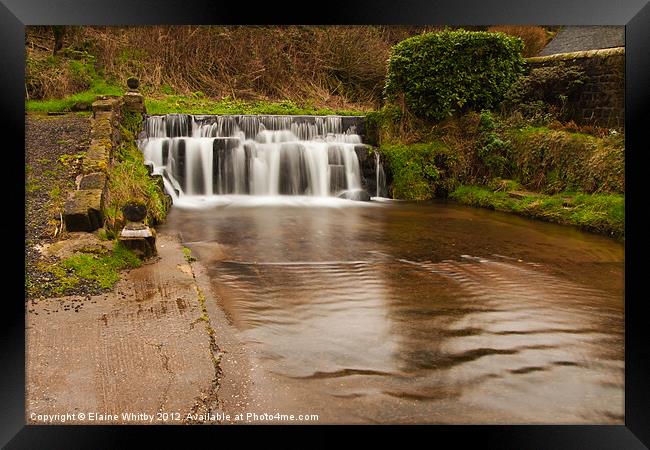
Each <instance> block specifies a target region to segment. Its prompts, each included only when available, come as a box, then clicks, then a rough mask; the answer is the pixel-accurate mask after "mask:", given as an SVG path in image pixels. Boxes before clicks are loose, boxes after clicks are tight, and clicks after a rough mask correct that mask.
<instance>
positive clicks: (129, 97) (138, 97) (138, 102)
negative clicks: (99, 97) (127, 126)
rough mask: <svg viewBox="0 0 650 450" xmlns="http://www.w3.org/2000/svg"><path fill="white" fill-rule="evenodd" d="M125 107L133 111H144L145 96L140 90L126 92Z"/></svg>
mask: <svg viewBox="0 0 650 450" xmlns="http://www.w3.org/2000/svg"><path fill="white" fill-rule="evenodd" d="M123 98H124V109H126V110H127V111H133V112H139V113H142V112H144V97H143V96H142V94H140V93H139V92H127V93H126V94H124V97H123Z"/></svg>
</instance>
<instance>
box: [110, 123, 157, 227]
mask: <svg viewBox="0 0 650 450" xmlns="http://www.w3.org/2000/svg"><path fill="white" fill-rule="evenodd" d="M141 126H142V116H141V115H140V114H135V113H124V115H123V117H122V126H121V135H122V141H121V143H120V145H119V146H118V147H117V148H116V149H115V153H114V154H113V163H112V165H111V167H110V168H109V169H108V190H107V192H106V195H105V197H104V220H105V224H104V228H105V230H106V233H107V236H108V237H109V238H113V237H115V236H116V235H117V232H119V230H121V229H122V228H123V227H124V225H125V224H126V220H125V218H124V215H123V213H122V207H123V206H125V205H126V204H127V203H132V202H140V203H142V204H144V206H146V208H147V217H146V219H145V222H146V223H148V224H149V225H156V224H159V223H162V222H163V221H164V219H165V217H166V216H167V212H168V210H169V207H170V200H169V199H168V198H167V194H165V190H164V186H163V185H162V179H160V178H159V177H158V178H156V177H152V176H150V175H149V171H148V170H147V167H146V166H145V165H144V157H143V155H142V152H141V151H140V150H139V149H138V147H137V145H136V142H135V133H137V132H138V131H139V130H140V128H141Z"/></svg>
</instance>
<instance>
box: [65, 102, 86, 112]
mask: <svg viewBox="0 0 650 450" xmlns="http://www.w3.org/2000/svg"><path fill="white" fill-rule="evenodd" d="M70 111H90V103H88V102H77V103H75V104H74V105H72V106H71V107H70Z"/></svg>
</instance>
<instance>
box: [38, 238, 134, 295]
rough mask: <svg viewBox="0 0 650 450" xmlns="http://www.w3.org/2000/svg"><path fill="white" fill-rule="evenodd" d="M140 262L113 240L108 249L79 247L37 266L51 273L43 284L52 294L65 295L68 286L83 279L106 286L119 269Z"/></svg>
mask: <svg viewBox="0 0 650 450" xmlns="http://www.w3.org/2000/svg"><path fill="white" fill-rule="evenodd" d="M141 265H142V263H141V262H140V260H139V259H138V258H137V256H135V254H134V253H133V252H131V251H130V250H129V249H127V248H125V247H123V246H122V245H120V244H119V243H116V244H115V245H114V247H113V250H112V251H97V250H95V249H85V250H84V249H82V250H81V252H80V253H76V254H74V255H72V256H70V257H68V258H65V259H63V260H61V261H59V262H57V263H54V264H47V263H40V264H39V269H40V270H43V271H45V272H48V273H50V274H51V275H53V276H54V280H53V281H52V282H50V283H49V285H48V286H47V287H48V288H50V290H51V291H52V292H53V293H54V294H56V295H66V294H67V293H68V291H69V290H71V289H74V288H76V287H78V286H79V285H80V284H83V283H91V284H94V285H96V286H98V287H99V288H102V289H110V288H112V287H113V286H114V285H115V283H116V282H117V281H118V280H119V279H120V275H119V272H120V270H123V269H132V268H136V267H140V266H141Z"/></svg>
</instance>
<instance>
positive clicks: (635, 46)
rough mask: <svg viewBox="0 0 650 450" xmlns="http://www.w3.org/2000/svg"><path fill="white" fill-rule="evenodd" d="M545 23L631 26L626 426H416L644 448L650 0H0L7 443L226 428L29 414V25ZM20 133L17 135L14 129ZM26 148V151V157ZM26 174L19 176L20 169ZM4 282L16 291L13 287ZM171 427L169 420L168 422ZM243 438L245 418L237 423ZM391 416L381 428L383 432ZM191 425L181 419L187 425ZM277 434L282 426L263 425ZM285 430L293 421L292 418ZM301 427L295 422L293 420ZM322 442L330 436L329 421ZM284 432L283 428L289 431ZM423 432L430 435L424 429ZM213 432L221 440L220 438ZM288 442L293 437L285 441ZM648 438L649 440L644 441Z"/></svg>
mask: <svg viewBox="0 0 650 450" xmlns="http://www.w3.org/2000/svg"><path fill="white" fill-rule="evenodd" d="M335 23H337V24H413V25H418V24H422V25H424V24H449V25H487V24H507V23H510V24H542V25H625V27H626V33H625V36H626V115H625V118H626V147H627V148H626V180H627V181H626V184H627V187H626V210H627V220H626V240H625V259H626V273H625V294H626V299H625V301H626V306H625V425H621V426H595V425H594V426H584V425H580V426H555V425H534V426H533V425H530V426H529V425H519V426H515V425H512V426H509V425H503V426H433V427H411V429H410V430H408V431H409V432H413V431H418V432H421V433H422V432H423V433H426V434H427V435H429V436H428V437H425V439H435V442H445V441H443V440H442V439H445V438H449V439H451V442H455V443H456V444H463V443H466V442H468V441H469V440H471V441H474V442H479V443H481V446H485V447H487V448H517V449H527V448H531V449H532V448H535V449H540V448H553V449H564V448H567V449H569V448H571V449H574V448H589V449H610V448H611V449H623V448H625V449H635V448H640V449H641V448H646V446H648V445H650V414H649V407H650V383H648V381H649V380H650V370H649V362H650V347H649V346H648V345H647V343H648V342H650V339H648V332H647V330H648V326H647V325H646V322H647V321H648V319H647V316H645V315H644V314H643V304H644V302H645V297H644V296H643V290H644V289H643V287H644V286H643V284H642V275H641V274H642V273H643V271H644V270H643V261H644V250H645V248H646V245H645V244H646V241H645V237H644V233H643V231H642V229H641V227H642V224H643V221H642V217H641V214H642V213H641V211H642V210H643V209H644V206H645V205H643V203H642V201H643V195H642V189H643V176H644V173H643V170H644V167H646V164H645V160H644V157H645V155H646V154H647V153H648V139H647V134H648V133H647V132H645V128H646V127H648V124H650V113H649V110H650V81H649V80H650V3H648V0H627V1H621V2H615V1H611V0H575V1H566V0H544V1H522V0H505V1H503V0H502V1H498V0H447V1H438V2H434V1H430V2H426V1H422V0H420V1H408V2H402V3H397V2H390V1H386V0H381V1H374V2H373V1H365V2H361V1H354V2H353V1H340V0H332V1H329V2H327V3H325V4H323V3H319V4H318V6H316V7H315V8H309V7H308V6H305V4H304V3H303V4H302V5H297V4H291V3H288V2H283V3H280V2H266V3H263V4H259V5H255V6H253V4H250V5H248V4H247V5H242V4H241V3H237V2H227V3H226V2H218V1H210V0H202V1H193V2H179V1H174V0H144V1H127V0H86V1H83V0H78V1H73V0H1V2H0V47H2V52H1V53H0V54H1V55H2V58H1V59H0V61H1V62H2V68H1V69H0V86H1V89H2V91H1V92H2V95H1V96H0V104H1V105H2V121H3V129H4V134H5V138H4V139H3V143H4V144H5V145H3V146H2V147H3V150H4V152H3V153H4V155H3V157H4V158H3V159H4V163H3V165H2V166H0V167H3V169H4V170H2V172H1V173H2V175H3V179H4V181H5V183H4V186H5V196H4V199H3V207H2V208H3V212H4V214H3V215H4V216H5V217H4V218H3V220H0V230H1V231H2V234H1V236H2V237H3V238H4V252H3V253H5V254H4V257H5V261H7V262H8V263H9V264H8V267H7V268H6V269H5V270H4V274H5V276H4V277H3V278H4V280H5V283H4V287H5V288H6V287H7V286H11V287H12V288H13V289H15V291H13V289H12V291H13V292H15V293H16V294H15V295H9V294H5V295H2V297H3V302H2V308H3V310H2V313H0V314H1V315H2V318H3V320H4V324H3V325H4V326H2V327H1V328H0V336H1V338H0V339H1V340H0V345H1V346H2V351H1V352H0V369H1V370H0V376H1V377H2V389H1V390H0V407H1V408H2V410H3V414H2V416H1V417H2V426H1V427H0V444H2V445H3V446H4V445H6V448H88V447H90V448H118V447H120V448H121V447H125V446H127V445H128V444H129V443H130V442H131V437H127V436H126V435H125V434H124V433H123V431H124V430H125V429H127V430H129V432H130V433H129V435H132V434H133V432H137V433H136V434H138V435H139V434H140V433H142V435H141V436H140V437H144V438H146V439H150V438H154V437H158V438H160V437H161V436H163V437H164V438H165V439H166V437H167V435H168V434H169V433H178V432H183V433H185V432H186V431H188V430H191V431H192V432H193V433H197V434H198V435H199V437H204V438H206V439H217V438H219V439H220V437H216V436H214V433H224V432H226V429H225V428H223V427H174V426H167V427H153V426H144V427H137V426H128V427H125V426H80V425H78V426H35V425H29V426H27V425H25V309H24V302H22V301H21V300H20V299H19V298H18V297H19V296H20V295H21V292H23V295H24V270H23V269H24V267H23V268H21V267H20V266H19V264H18V263H17V261H20V259H21V255H22V257H24V248H22V244H21V243H20V239H19V236H20V235H22V233H23V232H24V228H25V222H24V190H23V189H24V178H23V176H22V169H20V167H21V165H22V164H24V152H21V151H20V150H19V149H20V148H23V149H24V122H25V121H24V114H25V112H24V70H25V67H24V64H25V56H24V51H25V50H24V49H25V45H24V27H25V26H26V25H55V24H58V25H153V24H335ZM9 135H12V137H13V138H15V139H16V141H14V144H12V145H10V144H8V142H9V141H8V140H7V139H6V137H7V136H9ZM21 159H22V160H21ZM21 178H22V179H21ZM4 292H7V290H6V289H5V290H4ZM161 428H162V429H161ZM228 428H229V429H230V430H228V432H229V433H233V432H234V433H237V434H240V435H241V438H244V437H245V436H246V435H245V434H243V433H247V432H248V430H249V428H248V427H228ZM393 428H394V427H388V428H384V427H381V428H373V431H372V433H373V434H374V435H375V436H377V437H382V436H388V435H389V434H391V433H392V432H393V431H394V430H393ZM181 429H182V430H181ZM264 429H265V430H267V431H270V432H271V433H273V434H275V435H276V436H280V437H282V435H281V434H280V433H282V431H283V427H264ZM284 431H286V429H284ZM292 432H293V431H292ZM319 434H320V438H319V443H321V444H323V443H326V442H327V441H328V440H331V442H332V443H337V441H336V440H335V438H334V437H333V435H332V434H331V433H329V432H328V431H323V430H322V429H321V432H320V433H319ZM286 436H287V435H285V436H284V437H282V439H287V437H286ZM421 437H424V436H421ZM213 442H216V441H213ZM287 442H288V441H287ZM644 444H645V445H644Z"/></svg>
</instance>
